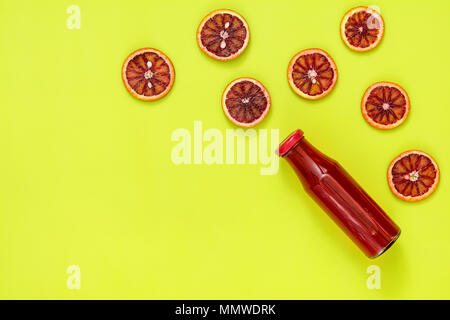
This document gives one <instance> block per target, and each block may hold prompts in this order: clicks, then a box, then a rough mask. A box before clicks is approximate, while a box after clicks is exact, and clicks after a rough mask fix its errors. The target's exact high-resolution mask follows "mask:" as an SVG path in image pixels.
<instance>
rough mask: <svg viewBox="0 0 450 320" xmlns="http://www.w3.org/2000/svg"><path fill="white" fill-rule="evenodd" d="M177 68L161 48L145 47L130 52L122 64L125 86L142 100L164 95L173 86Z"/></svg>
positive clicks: (150, 99)
mask: <svg viewBox="0 0 450 320" xmlns="http://www.w3.org/2000/svg"><path fill="white" fill-rule="evenodd" d="M174 79H175V69H174V68H173V65H172V62H170V60H169V58H168V57H167V56H166V55H165V54H164V53H162V52H161V51H159V50H156V49H151V48H144V49H140V50H137V51H135V52H133V53H132V54H130V55H129V56H128V58H127V59H126V60H125V62H124V63H123V66H122V80H123V83H124V84H125V88H126V89H127V90H128V92H129V93H131V94H132V95H133V96H135V97H136V98H138V99H140V100H144V101H152V100H157V99H160V98H162V97H164V96H165V95H166V94H167V93H168V92H169V91H170V89H171V88H172V85H173V81H174Z"/></svg>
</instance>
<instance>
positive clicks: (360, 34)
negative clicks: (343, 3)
mask: <svg viewBox="0 0 450 320" xmlns="http://www.w3.org/2000/svg"><path fill="white" fill-rule="evenodd" d="M383 34H384V21H383V17H382V16H381V15H380V13H379V12H377V11H376V10H375V9H372V8H368V7H356V8H353V9H351V10H349V11H348V12H347V13H346V14H345V16H344V18H343V19H342V21H341V38H342V41H344V43H345V44H346V46H347V47H349V48H350V49H352V50H355V51H360V52H362V51H369V50H372V49H373V48H375V47H376V46H378V44H379V43H380V41H381V39H382V38H383Z"/></svg>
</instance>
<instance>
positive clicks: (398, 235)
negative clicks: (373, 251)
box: [370, 230, 402, 259]
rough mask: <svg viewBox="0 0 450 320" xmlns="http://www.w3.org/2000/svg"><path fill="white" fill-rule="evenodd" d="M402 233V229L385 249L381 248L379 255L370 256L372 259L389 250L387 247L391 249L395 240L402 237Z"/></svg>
mask: <svg viewBox="0 0 450 320" xmlns="http://www.w3.org/2000/svg"><path fill="white" fill-rule="evenodd" d="M401 233H402V230H400V231H399V232H398V233H397V235H396V236H395V237H394V238H393V239H392V240H391V242H389V244H388V245H387V246H386V247H385V248H384V249H383V250H381V251H380V252H379V253H378V254H377V255H375V256H373V257H370V259H375V258H378V257H379V256H381V255H382V254H383V253H385V252H386V251H387V249H389V248H390V247H392V245H393V244H394V242H395V241H397V239H398V237H400V234H401Z"/></svg>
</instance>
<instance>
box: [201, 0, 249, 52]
mask: <svg viewBox="0 0 450 320" xmlns="http://www.w3.org/2000/svg"><path fill="white" fill-rule="evenodd" d="M249 39H250V30H249V28H248V24H247V22H246V21H245V19H244V18H243V17H242V16H241V15H240V14H239V13H237V12H234V11H232V10H227V9H222V10H215V11H213V12H211V13H209V14H208V15H207V16H206V17H205V18H203V20H202V22H201V23H200V25H199V26H198V29H197V42H198V45H199V46H200V49H201V50H202V51H203V52H204V53H206V54H207V55H208V56H210V57H212V58H214V59H217V60H221V61H225V60H231V59H234V58H236V57H237V56H239V55H240V54H241V53H242V52H243V51H244V50H245V48H247V45H248V41H249Z"/></svg>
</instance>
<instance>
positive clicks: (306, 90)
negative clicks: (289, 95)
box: [287, 49, 338, 100]
mask: <svg viewBox="0 0 450 320" xmlns="http://www.w3.org/2000/svg"><path fill="white" fill-rule="evenodd" d="M287 76H288V81H289V85H290V86H291V88H292V90H294V92H295V93H296V94H298V95H299V96H301V97H303V98H306V99H310V100H316V99H320V98H322V97H325V96H326V95H328V94H329V93H330V92H331V90H333V88H334V86H335V85H336V81H337V77H338V73H337V68H336V64H335V63H334V61H333V59H332V58H331V57H330V55H329V54H328V53H326V52H325V51H323V50H321V49H307V50H303V51H300V52H299V53H297V54H296V55H295V56H294V57H293V58H292V59H291V61H290V62H289V66H288V71H287Z"/></svg>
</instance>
